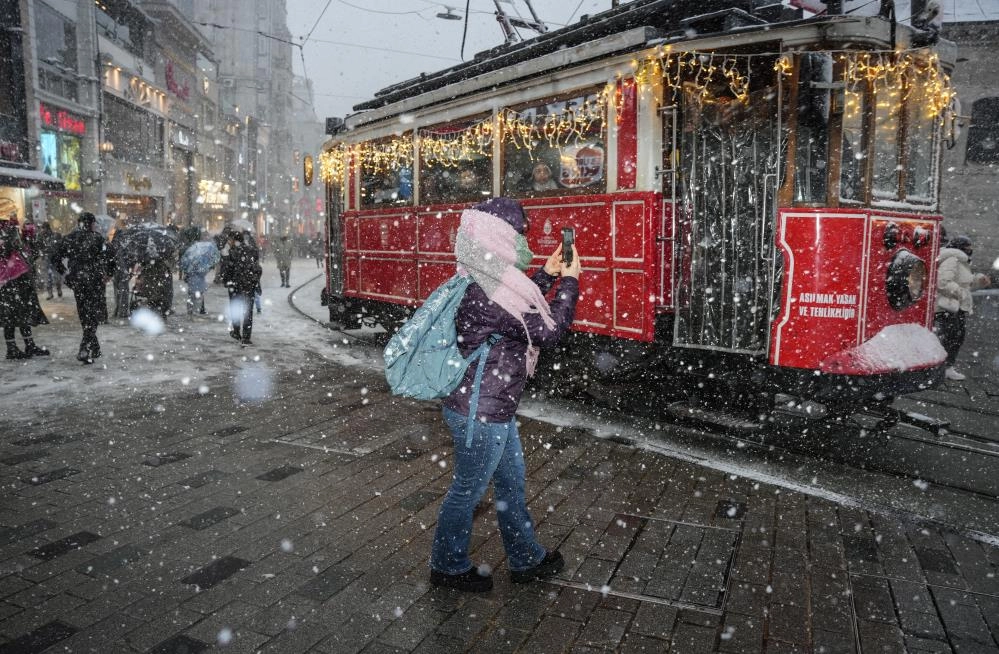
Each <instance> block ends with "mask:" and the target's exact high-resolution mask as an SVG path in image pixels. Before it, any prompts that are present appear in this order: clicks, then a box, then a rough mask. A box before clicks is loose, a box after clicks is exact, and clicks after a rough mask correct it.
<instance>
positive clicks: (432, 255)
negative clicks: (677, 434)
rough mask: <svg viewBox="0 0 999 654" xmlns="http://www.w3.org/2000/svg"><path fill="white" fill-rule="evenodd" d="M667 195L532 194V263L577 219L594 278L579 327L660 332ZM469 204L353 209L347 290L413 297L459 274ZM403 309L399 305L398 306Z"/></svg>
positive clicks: (634, 334)
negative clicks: (459, 238)
mask: <svg viewBox="0 0 999 654" xmlns="http://www.w3.org/2000/svg"><path fill="white" fill-rule="evenodd" d="M660 203H661V199H660V197H659V196H658V194H656V193H648V192H645V193H642V192H629V193H621V194H604V195H599V196H578V197H573V198H566V197H562V198H543V199H533V200H532V199H525V200H524V201H523V204H524V207H525V211H526V212H527V214H528V217H529V219H530V221H531V231H530V232H529V235H528V243H529V245H530V247H531V250H532V251H533V252H534V253H535V258H534V261H533V262H532V270H534V269H537V268H539V267H541V266H543V265H544V263H545V260H546V259H547V257H548V255H550V254H551V253H552V252H553V251H554V250H555V249H556V248H557V247H558V245H559V243H560V242H561V229H562V228H563V227H573V228H574V229H575V231H576V244H577V249H578V251H579V252H580V254H581V256H582V258H583V267H584V269H585V284H584V285H583V291H582V294H581V298H580V302H579V304H578V306H577V310H576V320H575V322H574V324H573V329H575V330H576V331H582V332H588V333H593V334H600V335H605V336H611V337H615V338H624V339H629V340H639V341H652V340H653V337H654V332H655V309H656V301H657V298H658V297H659V294H660V289H659V288H658V284H657V282H656V280H658V279H659V271H658V257H657V255H656V250H655V247H656V237H657V229H658V221H659V215H660V213H661V206H660ZM460 210H461V208H460V207H429V208H424V209H420V208H416V209H414V208H412V207H407V208H399V209H390V210H385V211H379V212H374V213H373V212H349V213H348V214H347V215H346V217H345V220H344V226H345V228H344V267H345V292H344V295H345V296H346V298H348V300H349V299H355V300H362V301H374V302H377V303H387V304H391V305H401V307H413V306H417V305H419V304H420V303H421V302H422V301H423V300H425V299H426V297H427V296H428V295H429V294H430V293H431V292H432V291H433V290H434V289H435V288H436V287H437V286H438V285H439V284H440V283H441V282H443V281H444V280H446V279H447V278H448V277H450V276H451V275H452V274H454V270H455V260H454V241H455V236H456V234H457V230H458V225H459V223H460V217H461V214H460ZM394 315H398V314H394Z"/></svg>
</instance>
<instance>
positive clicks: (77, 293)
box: [55, 211, 115, 364]
mask: <svg viewBox="0 0 999 654" xmlns="http://www.w3.org/2000/svg"><path fill="white" fill-rule="evenodd" d="M96 223H97V217H96V216H94V214H92V213H90V212H89V211H85V212H83V213H81V214H80V218H79V220H78V223H77V228H76V229H74V230H73V231H72V232H70V233H69V234H67V235H66V237H65V238H63V239H62V243H61V244H60V245H59V249H58V250H57V251H56V257H55V260H56V270H57V271H58V273H59V274H60V275H63V274H65V275H66V285H67V286H69V287H70V288H71V289H72V290H73V296H74V297H75V299H76V313H77V315H78V316H79V317H80V326H81V327H82V328H83V340H82V341H80V351H79V353H78V354H77V355H76V358H77V359H78V360H79V361H81V362H83V363H84V364H89V363H93V362H94V359H96V358H97V357H99V356H101V345H100V343H99V342H98V341H97V325H99V324H100V323H102V322H107V319H108V303H107V298H106V297H105V294H104V287H105V285H106V284H107V283H108V280H109V279H110V278H111V275H113V274H114V270H115V257H114V247H113V246H112V245H111V244H110V243H108V242H107V240H106V239H105V238H104V237H103V236H101V235H100V234H99V233H98V232H97V231H96V230H95V225H96ZM64 259H66V260H68V261H69V272H68V273H67V272H66V270H67V268H66V264H65V263H64V262H63V260H64Z"/></svg>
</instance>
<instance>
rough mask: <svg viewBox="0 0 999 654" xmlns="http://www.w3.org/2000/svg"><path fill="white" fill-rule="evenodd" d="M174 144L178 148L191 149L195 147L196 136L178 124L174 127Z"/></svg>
mask: <svg viewBox="0 0 999 654" xmlns="http://www.w3.org/2000/svg"><path fill="white" fill-rule="evenodd" d="M173 144H174V145H175V146H177V147H178V148H184V149H185V150H191V149H193V148H194V137H193V136H191V133H190V132H188V131H186V130H184V129H183V128H181V127H177V126H176V125H175V126H174V128H173Z"/></svg>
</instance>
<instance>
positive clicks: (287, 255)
mask: <svg viewBox="0 0 999 654" xmlns="http://www.w3.org/2000/svg"><path fill="white" fill-rule="evenodd" d="M273 250H274V260H275V261H277V268H278V272H279V273H280V274H281V286H282V287H283V288H291V257H292V254H293V246H292V242H291V241H290V240H288V236H287V235H285V236H282V237H281V238H279V239H278V240H277V243H275V244H274V248H273Z"/></svg>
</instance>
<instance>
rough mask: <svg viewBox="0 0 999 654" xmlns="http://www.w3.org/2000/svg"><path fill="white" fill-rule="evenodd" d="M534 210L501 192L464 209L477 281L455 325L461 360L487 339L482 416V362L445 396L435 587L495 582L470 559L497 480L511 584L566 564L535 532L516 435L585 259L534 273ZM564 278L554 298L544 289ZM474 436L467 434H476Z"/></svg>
mask: <svg viewBox="0 0 999 654" xmlns="http://www.w3.org/2000/svg"><path fill="white" fill-rule="evenodd" d="M527 229H528V221H527V216H526V215H525V213H524V209H523V207H522V206H521V205H520V203H518V202H517V201H515V200H511V199H510V198H505V197H499V198H493V199H491V200H487V201H486V202H481V203H479V204H477V205H475V206H474V207H472V208H471V209H466V210H465V211H464V212H463V213H462V217H461V225H460V227H459V228H458V234H457V237H456V239H455V256H456V258H457V261H458V268H459V270H463V271H465V272H467V273H468V274H469V275H470V276H471V277H472V283H471V284H470V285H469V287H468V290H467V291H466V292H465V296H464V298H463V299H462V301H461V304H460V306H459V308H458V313H457V316H456V318H455V322H456V325H457V328H458V342H459V343H460V346H459V347H460V349H461V353H462V355H463V356H466V357H467V356H469V355H471V354H472V352H473V351H474V350H476V349H477V348H478V347H479V346H480V345H482V344H483V343H484V342H485V341H486V340H487V339H489V338H490V337H493V338H495V336H498V337H499V339H498V340H495V342H494V345H493V346H492V347H491V349H490V350H489V353H488V356H487V358H486V361H485V362H484V369H485V370H488V371H489V374H487V375H485V376H484V377H482V378H481V382H480V387H479V389H478V398H477V399H478V405H477V409H476V411H475V419H474V420H473V421H472V423H471V424H469V421H468V415H469V413H470V412H471V404H472V403H473V399H472V397H471V396H472V395H474V393H475V391H474V390H473V389H474V388H475V382H474V379H475V376H476V375H475V373H476V369H477V368H478V366H476V365H470V366H469V368H468V371H467V372H466V374H465V377H464V379H463V380H462V382H461V383H460V384H459V385H458V388H457V389H456V390H455V391H454V392H453V393H451V395H450V396H448V397H447V398H446V399H445V400H444V407H443V411H444V421H445V422H446V423H447V425H448V428H449V429H450V430H451V432H452V435H453V437H454V450H455V464H454V478H453V479H452V481H451V487H450V488H449V489H448V492H447V495H446V496H445V497H444V501H443V503H442V504H441V508H440V512H439V514H438V518H437V530H436V532H435V534H434V542H433V546H432V551H431V557H430V568H431V573H430V583H431V584H433V585H434V586H445V587H448V588H456V589H458V590H462V591H468V592H486V591H488V590H490V589H491V588H492V586H493V581H492V577H491V575H490V574H489V572H487V571H485V569H484V567H481V566H476V565H474V564H473V563H472V561H471V559H470V558H469V551H468V550H469V541H470V539H471V535H472V518H473V515H472V513H473V511H474V510H475V506H476V505H477V504H478V502H479V500H480V499H481V498H482V496H483V494H485V492H486V489H487V487H488V486H489V482H490V481H492V482H493V488H494V492H495V496H496V512H497V517H498V520H499V529H500V534H501V536H502V538H503V547H504V549H505V550H506V555H507V561H508V562H509V567H510V578H511V580H512V581H513V582H514V583H526V582H529V581H533V580H535V579H544V578H547V577H551V576H554V575H556V574H558V573H559V571H561V570H562V567H563V565H564V564H565V562H564V560H563V558H562V555H561V554H560V553H559V552H558V550H547V549H546V548H545V547H544V546H542V545H541V544H540V543H538V541H537V540H536V538H535V535H534V522H533V521H532V520H531V516H530V514H528V512H527V506H526V502H525V498H524V485H525V470H524V453H523V450H522V449H521V444H520V436H519V434H518V432H517V418H516V415H515V413H516V411H517V405H518V404H519V403H520V396H521V394H522V393H523V391H524V385H525V384H526V382H527V378H528V377H529V376H531V375H532V374H533V373H534V367H535V365H536V364H537V360H538V359H537V357H538V348H539V347H551V346H553V345H555V344H556V343H557V342H558V340H559V339H560V338H561V337H562V335H563V334H565V332H566V331H567V330H568V329H569V326H570V325H571V324H572V320H573V315H574V314H575V310H576V300H577V299H578V298H579V273H580V265H579V255H578V254H577V253H576V249H575V247H573V257H572V263H571V264H568V265H567V264H566V263H565V262H564V261H563V260H562V251H561V246H560V247H559V249H558V250H556V251H555V252H554V253H552V255H551V256H549V257H548V260H547V261H546V262H545V265H544V267H543V268H542V269H540V270H538V271H537V272H535V273H534V275H533V276H531V277H527V275H526V274H525V271H526V270H527V268H528V266H529V265H530V262H531V260H532V258H533V254H532V253H531V251H530V250H529V249H528V247H527V239H526V238H525V236H524V235H525V233H526V232H527ZM559 276H561V277H562V281H561V282H560V283H559V287H558V292H557V293H556V295H555V298H554V299H553V300H552V302H551V304H549V303H548V302H547V301H546V300H545V296H544V293H545V292H547V291H548V290H549V289H551V287H552V286H553V285H554V284H555V282H556V280H557V278H558V277H559ZM468 430H470V431H471V433H470V434H469V431H468Z"/></svg>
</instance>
